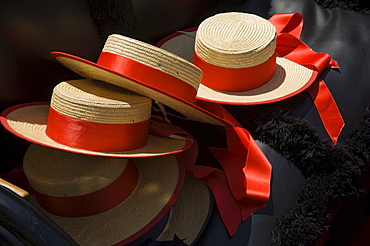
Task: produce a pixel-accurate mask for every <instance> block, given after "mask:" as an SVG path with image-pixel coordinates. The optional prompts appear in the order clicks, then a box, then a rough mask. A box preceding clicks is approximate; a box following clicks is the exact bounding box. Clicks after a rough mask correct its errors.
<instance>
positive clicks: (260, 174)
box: [180, 101, 272, 236]
mask: <svg viewBox="0 0 370 246" xmlns="http://www.w3.org/2000/svg"><path fill="white" fill-rule="evenodd" d="M200 104H201V105H200ZM198 106H201V107H203V108H205V109H207V110H208V111H211V112H213V113H215V114H217V115H219V116H220V117H222V118H223V119H225V121H226V122H228V123H229V125H228V126H227V127H226V128H225V129H226V138H227V146H228V148H227V149H223V148H214V147H210V148H209V149H210V150H211V152H212V153H213V155H214V156H215V157H216V159H217V160H218V161H219V163H220V164H221V166H222V169H219V168H214V167H209V166H203V165H198V164H197V165H194V164H195V162H196V157H197V155H198V147H197V142H196V141H195V140H194V141H193V145H192V147H191V148H190V149H189V150H187V151H185V152H183V153H181V154H180V155H181V156H182V157H183V158H185V159H186V160H185V161H184V162H185V163H186V165H187V171H188V172H190V173H192V175H193V176H194V177H196V178H201V179H202V180H203V181H204V182H205V183H206V184H207V185H208V187H209V188H210V189H211V190H212V192H213V194H214V196H215V200H216V203H217V206H218V210H219V212H220V215H221V219H222V221H223V223H224V225H225V227H226V229H227V230H228V232H229V234H230V235H231V236H232V235H234V234H235V233H236V231H237V230H238V226H239V224H240V223H241V222H242V221H245V220H246V219H247V218H248V217H249V216H250V215H251V214H252V213H254V212H255V211H257V210H259V209H261V208H262V207H264V206H265V205H266V203H267V201H268V199H269V197H270V180H271V172H272V167H271V164H270V162H269V161H268V159H267V158H266V156H265V155H264V153H263V152H262V151H261V149H260V148H259V147H258V145H257V144H256V142H255V141H254V139H253V138H252V136H251V135H250V134H249V132H248V131H247V130H245V129H244V128H243V127H242V126H241V125H240V124H239V123H238V122H237V121H236V120H235V118H234V117H233V116H232V115H231V114H230V113H229V112H228V111H227V110H226V109H224V108H223V107H222V106H221V105H219V104H215V103H210V102H204V101H199V105H198Z"/></svg>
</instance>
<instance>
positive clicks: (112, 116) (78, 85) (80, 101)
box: [51, 79, 152, 124]
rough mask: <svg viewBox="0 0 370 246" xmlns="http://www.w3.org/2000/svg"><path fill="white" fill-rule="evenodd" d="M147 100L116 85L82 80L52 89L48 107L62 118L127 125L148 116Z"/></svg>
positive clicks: (72, 81) (148, 105)
mask: <svg viewBox="0 0 370 246" xmlns="http://www.w3.org/2000/svg"><path fill="white" fill-rule="evenodd" d="M151 103H152V101H151V99H150V98H148V97H144V96H141V95H139V94H136V93H134V92H131V91H129V90H126V89H123V88H121V87H118V86H114V85H110V84H107V83H104V82H101V81H91V80H86V79H81V80H70V81H66V82H61V83H59V84H58V85H56V86H55V87H54V90H53V95H52V97H51V107H52V108H53V109H55V110H56V111H57V112H59V113H60V114H62V115H65V116H68V117H72V118H75V119H79V120H85V121H90V122H96V123H106V124H130V123H137V122H142V121H144V120H147V119H149V118H150V117H151Z"/></svg>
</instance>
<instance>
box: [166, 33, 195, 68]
mask: <svg viewBox="0 0 370 246" xmlns="http://www.w3.org/2000/svg"><path fill="white" fill-rule="evenodd" d="M179 33H181V35H180V36H175V37H173V38H171V39H169V40H167V41H166V42H165V43H163V44H162V45H161V48H162V49H164V50H167V51H169V52H173V53H174V54H176V55H178V56H180V57H182V58H184V59H185V60H187V61H189V62H193V58H194V52H193V51H194V45H195V35H196V31H193V32H187V33H182V32H179Z"/></svg>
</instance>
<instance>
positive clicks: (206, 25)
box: [195, 13, 276, 68]
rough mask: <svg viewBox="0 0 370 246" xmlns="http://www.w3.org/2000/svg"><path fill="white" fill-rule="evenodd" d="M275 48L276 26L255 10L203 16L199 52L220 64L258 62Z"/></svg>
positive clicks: (198, 35) (250, 64)
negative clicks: (258, 14)
mask: <svg viewBox="0 0 370 246" xmlns="http://www.w3.org/2000/svg"><path fill="white" fill-rule="evenodd" d="M275 48H276V30H275V27H274V26H273V25H272V24H271V23H270V22H269V21H267V20H266V19H263V18H262V17H259V16H257V15H253V14H246V13H222V14H217V15H214V16H212V17H210V18H207V19H206V20H204V21H203V22H202V23H201V24H200V26H199V28H198V31H197V33H196V41H195V51H196V53H197V55H198V56H199V57H200V58H201V59H203V60H204V61H206V62H208V63H210V64H213V65H215V66H219V67H226V68H246V67H253V66H256V65H259V64H261V63H263V62H265V61H267V60H268V59H269V58H270V57H271V56H272V55H273V54H274V53H275Z"/></svg>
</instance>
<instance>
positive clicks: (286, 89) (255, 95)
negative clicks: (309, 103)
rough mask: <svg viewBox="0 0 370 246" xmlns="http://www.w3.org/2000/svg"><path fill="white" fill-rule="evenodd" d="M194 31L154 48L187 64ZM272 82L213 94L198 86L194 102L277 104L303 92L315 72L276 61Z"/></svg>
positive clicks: (160, 42) (165, 39)
mask: <svg viewBox="0 0 370 246" xmlns="http://www.w3.org/2000/svg"><path fill="white" fill-rule="evenodd" d="M196 30H197V28H190V29H186V30H184V31H181V32H176V33H173V34H170V35H169V36H167V37H164V38H163V39H162V40H160V41H159V42H158V43H157V46H158V47H160V48H162V49H165V50H167V51H169V52H172V53H174V54H176V55H178V56H180V57H182V58H184V59H186V60H188V61H190V62H192V60H193V53H194V44H195V35H196ZM276 64H277V65H276V70H275V75H274V76H273V78H271V79H270V81H268V82H267V83H266V84H265V85H263V86H261V87H259V88H256V89H253V90H250V91H243V92H225V91H217V90H213V89H211V88H209V87H207V86H205V85H202V84H200V86H199V89H198V93H197V99H199V100H204V101H209V102H215V103H220V104H227V105H257V104H266V103H273V102H278V101H281V100H284V99H287V98H290V97H292V96H294V95H297V94H299V93H301V92H302V91H304V90H306V89H307V88H308V87H309V86H310V85H311V84H312V83H313V82H314V81H315V80H316V78H317V74H318V73H317V72H316V71H314V70H311V69H309V68H306V67H304V66H301V65H299V64H297V63H295V62H292V61H290V60H288V59H285V58H282V57H277V59H276Z"/></svg>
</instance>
